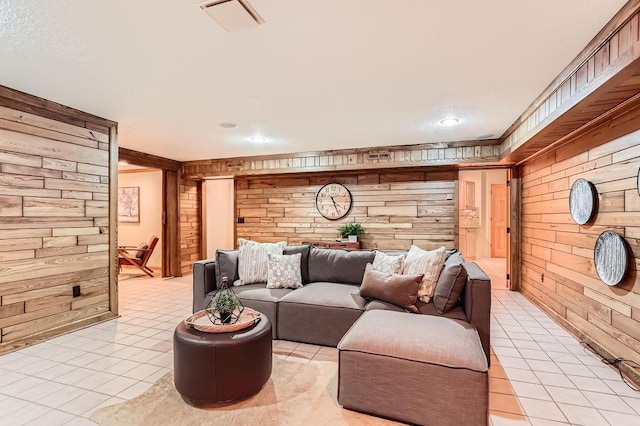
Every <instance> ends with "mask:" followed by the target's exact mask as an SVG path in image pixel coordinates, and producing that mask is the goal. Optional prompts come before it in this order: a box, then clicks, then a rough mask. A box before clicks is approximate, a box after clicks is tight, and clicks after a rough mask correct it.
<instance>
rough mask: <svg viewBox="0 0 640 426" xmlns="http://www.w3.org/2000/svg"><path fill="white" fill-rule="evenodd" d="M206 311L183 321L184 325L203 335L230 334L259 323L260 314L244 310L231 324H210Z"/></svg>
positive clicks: (251, 310)
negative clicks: (203, 333)
mask: <svg viewBox="0 0 640 426" xmlns="http://www.w3.org/2000/svg"><path fill="white" fill-rule="evenodd" d="M208 313H209V312H207V310H203V311H198V312H196V313H195V314H193V315H191V316H190V317H188V318H186V319H185V320H184V323H185V324H186V325H187V326H189V327H192V328H195V329H196V330H198V331H202V332H205V333H230V332H232V331H238V330H242V329H244V328H248V327H251V326H252V325H254V324H257V323H258V322H259V321H260V312H258V311H254V310H253V309H251V308H244V310H243V311H242V313H241V314H240V318H238V321H237V322H235V323H233V324H222V323H219V322H216V323H215V324H214V323H211V320H210V319H209V315H208Z"/></svg>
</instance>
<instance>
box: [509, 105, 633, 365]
mask: <svg viewBox="0 0 640 426" xmlns="http://www.w3.org/2000/svg"><path fill="white" fill-rule="evenodd" d="M620 119H621V120H622V119H623V117H621V118H620ZM636 123H637V127H636V128H640V122H637V121H636ZM613 124H615V123H613ZM603 134H606V133H603V132H600V135H603ZM590 138H591V136H589V135H587V136H585V137H583V138H581V139H576V140H575V141H573V142H572V143H571V144H569V145H565V146H563V147H561V148H558V149H556V150H554V151H551V152H549V153H547V154H545V155H543V156H540V157H538V158H537V159H535V160H533V161H530V162H527V163H525V164H524V165H523V166H522V168H521V172H522V244H521V251H520V254H521V257H522V270H521V273H522V277H521V286H520V288H521V290H522V292H523V293H524V294H525V295H526V296H528V297H529V298H531V299H533V300H534V301H536V302H537V303H538V304H540V305H541V306H542V307H543V308H544V309H545V310H546V311H547V312H549V313H550V314H552V316H553V317H554V318H557V319H559V320H560V321H561V322H562V323H564V324H565V325H567V326H568V327H570V328H572V329H573V330H574V331H575V332H576V334H578V335H579V336H580V337H581V338H584V339H586V340H589V341H590V342H593V343H594V344H595V345H596V346H597V347H599V348H602V349H603V350H604V351H605V352H606V353H608V354H610V355H611V356H614V357H624V358H627V359H630V360H633V361H635V362H640V335H639V334H638V333H637V330H640V316H639V315H637V313H638V312H640V276H639V275H638V265H640V250H638V249H637V248H638V247H639V246H640V239H639V237H640V232H638V230H640V220H639V217H640V216H639V215H638V206H640V195H638V188H637V180H636V175H637V174H638V170H639V169H640V150H639V149H638V146H640V131H636V132H634V133H631V134H629V135H626V136H622V137H618V138H616V139H614V140H610V141H609V142H606V143H604V144H600V145H595V144H594V143H590V142H589V140H590ZM601 141H602V140H601ZM578 178H584V179H587V180H589V181H591V182H592V183H593V184H594V185H595V186H596V188H597V190H598V198H599V210H598V212H597V213H596V215H595V217H594V219H593V220H592V222H590V223H588V224H586V225H582V226H580V225H577V224H575V223H574V222H573V220H572V219H571V216H570V214H569V190H568V189H569V188H570V187H571V185H572V184H573V182H574V181H575V180H576V179H578ZM608 229H610V230H614V231H616V232H618V233H619V234H621V235H622V236H623V237H625V239H626V241H627V243H628V244H629V246H630V248H631V259H630V263H629V269H628V275H627V278H626V279H625V280H624V281H623V282H622V283H621V284H620V285H618V286H616V287H609V286H607V285H605V284H604V283H602V282H601V281H600V279H599V278H598V274H597V272H596V270H595V266H594V261H593V249H594V245H595V240H596V238H597V236H598V235H599V234H600V233H601V232H603V231H605V230H608ZM634 313H635V314H634ZM628 371H630V370H628Z"/></svg>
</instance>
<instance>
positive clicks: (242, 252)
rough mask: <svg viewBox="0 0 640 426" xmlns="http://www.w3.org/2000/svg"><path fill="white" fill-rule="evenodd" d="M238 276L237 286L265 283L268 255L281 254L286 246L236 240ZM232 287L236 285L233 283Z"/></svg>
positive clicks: (284, 244)
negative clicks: (237, 246) (238, 246)
mask: <svg viewBox="0 0 640 426" xmlns="http://www.w3.org/2000/svg"><path fill="white" fill-rule="evenodd" d="M238 244H239V245H240V248H239V249H238V276H239V278H240V281H239V283H238V284H239V285H245V284H253V283H263V282H266V281H267V270H268V262H267V255H268V254H282V250H283V249H284V247H285V246H286V245H287V243H286V242H284V241H281V242H279V243H257V242H255V241H250V240H245V239H243V238H238ZM234 285H236V284H235V283H234Z"/></svg>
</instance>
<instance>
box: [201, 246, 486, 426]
mask: <svg viewBox="0 0 640 426" xmlns="http://www.w3.org/2000/svg"><path fill="white" fill-rule="evenodd" d="M294 253H301V254H302V261H301V269H302V281H303V284H304V286H303V287H302V288H299V289H295V290H291V289H267V288H266V286H265V284H249V285H244V286H236V287H233V290H234V291H235V292H236V294H237V295H238V297H239V298H240V299H241V301H242V303H243V304H244V305H245V306H247V307H250V308H252V309H255V310H257V311H260V312H262V313H263V314H265V315H266V316H267V317H268V318H269V320H270V321H271V323H272V324H273V329H272V332H273V338H274V339H283V340H292V341H298V342H305V343H312V344H318V345H325V346H337V347H338V349H339V350H340V352H339V353H340V356H339V362H340V369H339V370H340V373H339V389H338V400H339V402H340V403H341V404H342V405H343V406H345V407H346V408H351V409H354V410H358V411H364V412H368V413H373V414H377V415H380V416H384V417H389V418H394V419H398V420H402V421H405V422H410V423H416V424H443V425H446V424H461V423H465V424H486V422H487V410H488V377H487V370H488V365H489V359H490V357H489V330H490V312H491V283H490V280H489V278H488V276H487V275H486V274H485V273H484V272H483V271H482V270H481V269H480V268H479V267H478V266H477V265H476V264H475V263H471V262H464V263H463V264H462V266H463V268H464V269H465V270H466V275H467V279H466V284H465V285H464V289H463V290H462V293H461V296H460V298H459V300H458V302H457V303H456V306H455V307H454V308H453V309H451V310H450V311H448V312H447V313H444V314H442V315H440V314H439V313H438V311H437V310H436V308H435V306H434V304H433V303H432V302H430V303H422V302H420V301H418V302H417V303H416V307H417V308H418V311H419V314H415V313H408V312H405V311H404V309H403V308H401V307H399V306H396V305H393V304H390V303H387V302H383V301H380V300H375V299H373V300H367V299H365V298H363V297H361V296H360V292H359V289H360V284H361V283H362V279H363V275H364V270H365V267H366V265H367V263H372V262H373V259H374V257H375V251H366V250H359V251H346V250H339V249H325V248H322V249H320V248H316V247H311V246H308V245H300V246H287V247H285V249H284V254H294ZM216 259H217V261H216V260H215V259H209V260H203V261H200V262H196V263H195V264H194V268H193V310H194V312H195V311H198V310H201V309H204V308H205V307H206V305H207V304H208V303H209V301H210V299H211V296H212V295H213V292H214V291H215V289H216V285H217V283H219V282H221V279H222V277H223V276H226V277H228V278H229V282H233V281H236V280H237V279H238V273H237V271H238V265H237V263H238V251H237V250H228V251H218V255H217V256H216ZM363 363H364V364H363ZM394 377H396V378H397V379H398V380H395V381H394ZM435 377H438V380H435V381H434V378H435ZM408 383H410V384H408ZM429 393H432V394H433V395H431V396H429V395H428V394H429ZM398 398H400V399H398ZM430 399H433V400H434V401H436V402H437V404H436V403H432V402H430ZM461 400H462V401H464V403H463V404H460V401H461ZM451 404H456V406H459V409H452V406H451Z"/></svg>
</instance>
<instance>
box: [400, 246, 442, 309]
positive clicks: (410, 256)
mask: <svg viewBox="0 0 640 426" xmlns="http://www.w3.org/2000/svg"><path fill="white" fill-rule="evenodd" d="M445 256H446V248H445V247H444V246H442V247H440V248H439V249H436V250H431V251H426V250H422V249H421V248H420V247H416V246H411V248H410V249H409V252H408V253H407V257H406V258H405V261H404V270H403V271H402V274H403V275H419V274H424V277H423V279H422V284H420V288H419V289H418V299H420V300H422V301H423V302H424V303H429V301H430V300H431V298H432V297H433V293H434V291H435V289H436V284H437V282H438V277H439V276H440V272H441V271H442V267H443V266H444V258H445Z"/></svg>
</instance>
